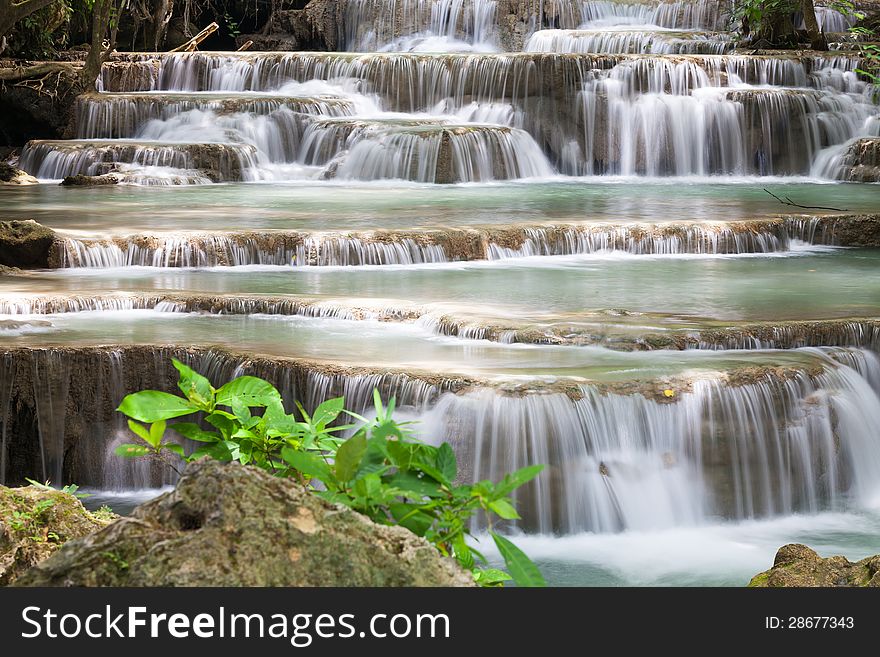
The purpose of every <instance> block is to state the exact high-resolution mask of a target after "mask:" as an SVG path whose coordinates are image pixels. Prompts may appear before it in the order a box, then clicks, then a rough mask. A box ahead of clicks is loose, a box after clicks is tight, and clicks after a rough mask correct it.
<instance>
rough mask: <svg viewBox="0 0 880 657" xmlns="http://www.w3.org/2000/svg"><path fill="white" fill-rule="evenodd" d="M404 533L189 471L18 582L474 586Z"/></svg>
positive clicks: (256, 482)
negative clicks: (167, 490)
mask: <svg viewBox="0 0 880 657" xmlns="http://www.w3.org/2000/svg"><path fill="white" fill-rule="evenodd" d="M472 585H473V578H472V577H471V576H470V574H469V573H467V572H465V571H464V570H462V569H461V568H460V567H459V566H458V564H457V563H455V562H454V561H453V560H451V559H447V558H444V557H442V556H441V555H440V553H439V552H437V550H436V549H435V548H434V547H433V546H432V545H431V544H430V543H428V542H427V541H425V540H424V539H422V538H419V537H418V536H416V535H415V534H413V533H411V532H410V531H408V530H406V529H404V528H403V527H389V526H384V525H378V524H376V523H374V522H372V521H371V520H369V519H368V518H366V517H365V516H363V515H361V514H359V513H356V512H354V511H352V510H351V509H348V508H347V507H344V506H340V505H337V504H331V503H329V502H326V501H324V500H323V499H321V498H319V497H318V496H316V495H314V494H313V493H311V492H309V491H307V490H306V489H305V488H303V487H302V486H300V485H298V484H296V483H295V482H293V481H292V480H289V479H280V478H278V477H272V476H271V475H269V474H268V473H266V472H264V471H262V470H258V469H256V468H252V467H246V466H242V465H239V464H235V463H220V462H217V461H211V460H201V461H198V462H196V463H192V464H190V465H189V466H187V469H186V471H185V472H184V474H183V476H182V477H181V479H180V481H179V482H178V485H177V487H176V488H175V490H174V491H172V492H170V493H166V494H165V495H162V496H160V497H158V498H156V499H155V500H152V501H151V502H148V503H147V504H144V505H142V506H140V507H138V509H137V510H135V512H134V514H133V515H132V517H129V518H120V519H119V520H117V521H115V522H113V523H112V524H110V525H109V526H108V527H105V528H104V529H102V530H101V531H99V532H97V533H94V534H91V535H90V536H86V537H85V538H82V539H79V540H77V541H71V542H70V543H68V544H67V545H65V546H64V548H62V549H61V550H60V551H59V552H58V553H57V554H55V555H54V556H53V557H52V558H50V559H48V560H47V561H45V562H43V563H41V564H39V565H38V566H37V567H35V568H33V569H32V570H31V571H29V572H28V573H27V574H26V575H25V576H24V577H22V578H21V579H19V580H18V581H17V582H16V586H472Z"/></svg>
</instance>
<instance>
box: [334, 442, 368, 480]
mask: <svg viewBox="0 0 880 657" xmlns="http://www.w3.org/2000/svg"><path fill="white" fill-rule="evenodd" d="M366 451H367V438H366V436H364V434H362V433H357V434H355V435H354V436H352V437H351V438H349V439H348V440H346V441H345V442H344V443H342V445H340V446H339V449H338V450H336V457H335V466H334V467H335V469H336V478H337V479H339V481H351V480H352V479H353V478H354V475H355V473H356V472H357V471H358V467H359V466H360V464H361V459H362V458H363V457H364V454H365V453H366Z"/></svg>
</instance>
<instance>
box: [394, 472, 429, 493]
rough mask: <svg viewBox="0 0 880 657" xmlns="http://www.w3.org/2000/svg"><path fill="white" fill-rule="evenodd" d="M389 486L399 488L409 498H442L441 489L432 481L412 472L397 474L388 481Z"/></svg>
mask: <svg viewBox="0 0 880 657" xmlns="http://www.w3.org/2000/svg"><path fill="white" fill-rule="evenodd" d="M388 484H389V485H390V486H394V487H395V488H399V489H400V490H401V491H403V492H404V493H407V494H408V495H407V497H411V498H414V499H419V498H421V497H440V496H441V495H442V493H441V492H440V487H439V486H438V485H437V483H436V482H434V481H431V480H430V479H422V478H420V477H418V476H416V475H415V474H414V473H412V472H397V473H395V474H394V475H392V476H391V477H390V478H389V479H388Z"/></svg>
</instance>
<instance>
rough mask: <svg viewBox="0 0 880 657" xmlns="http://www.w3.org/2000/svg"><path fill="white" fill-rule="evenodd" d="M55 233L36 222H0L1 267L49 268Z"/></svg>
mask: <svg viewBox="0 0 880 657" xmlns="http://www.w3.org/2000/svg"><path fill="white" fill-rule="evenodd" d="M54 242H55V233H54V232H52V231H51V230H50V229H48V228H46V227H45V226H41V225H40V224H38V223H37V222H36V221H31V220H27V221H19V220H14V221H0V265H5V266H7V267H19V268H21V269H31V268H38V267H48V266H49V258H50V256H51V253H52V244H53V243H54Z"/></svg>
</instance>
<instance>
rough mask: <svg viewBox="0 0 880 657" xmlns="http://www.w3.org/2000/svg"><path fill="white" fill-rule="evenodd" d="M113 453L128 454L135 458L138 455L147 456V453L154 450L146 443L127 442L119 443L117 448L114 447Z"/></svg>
mask: <svg viewBox="0 0 880 657" xmlns="http://www.w3.org/2000/svg"><path fill="white" fill-rule="evenodd" d="M113 453H114V454H116V455H117V456H127V457H129V458H135V457H136V456H146V455H147V454H152V453H153V450H151V449H150V448H149V447H147V446H146V445H132V444H131V443H125V444H122V445H119V446H118V447H117V448H116V449H114V450H113Z"/></svg>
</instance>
